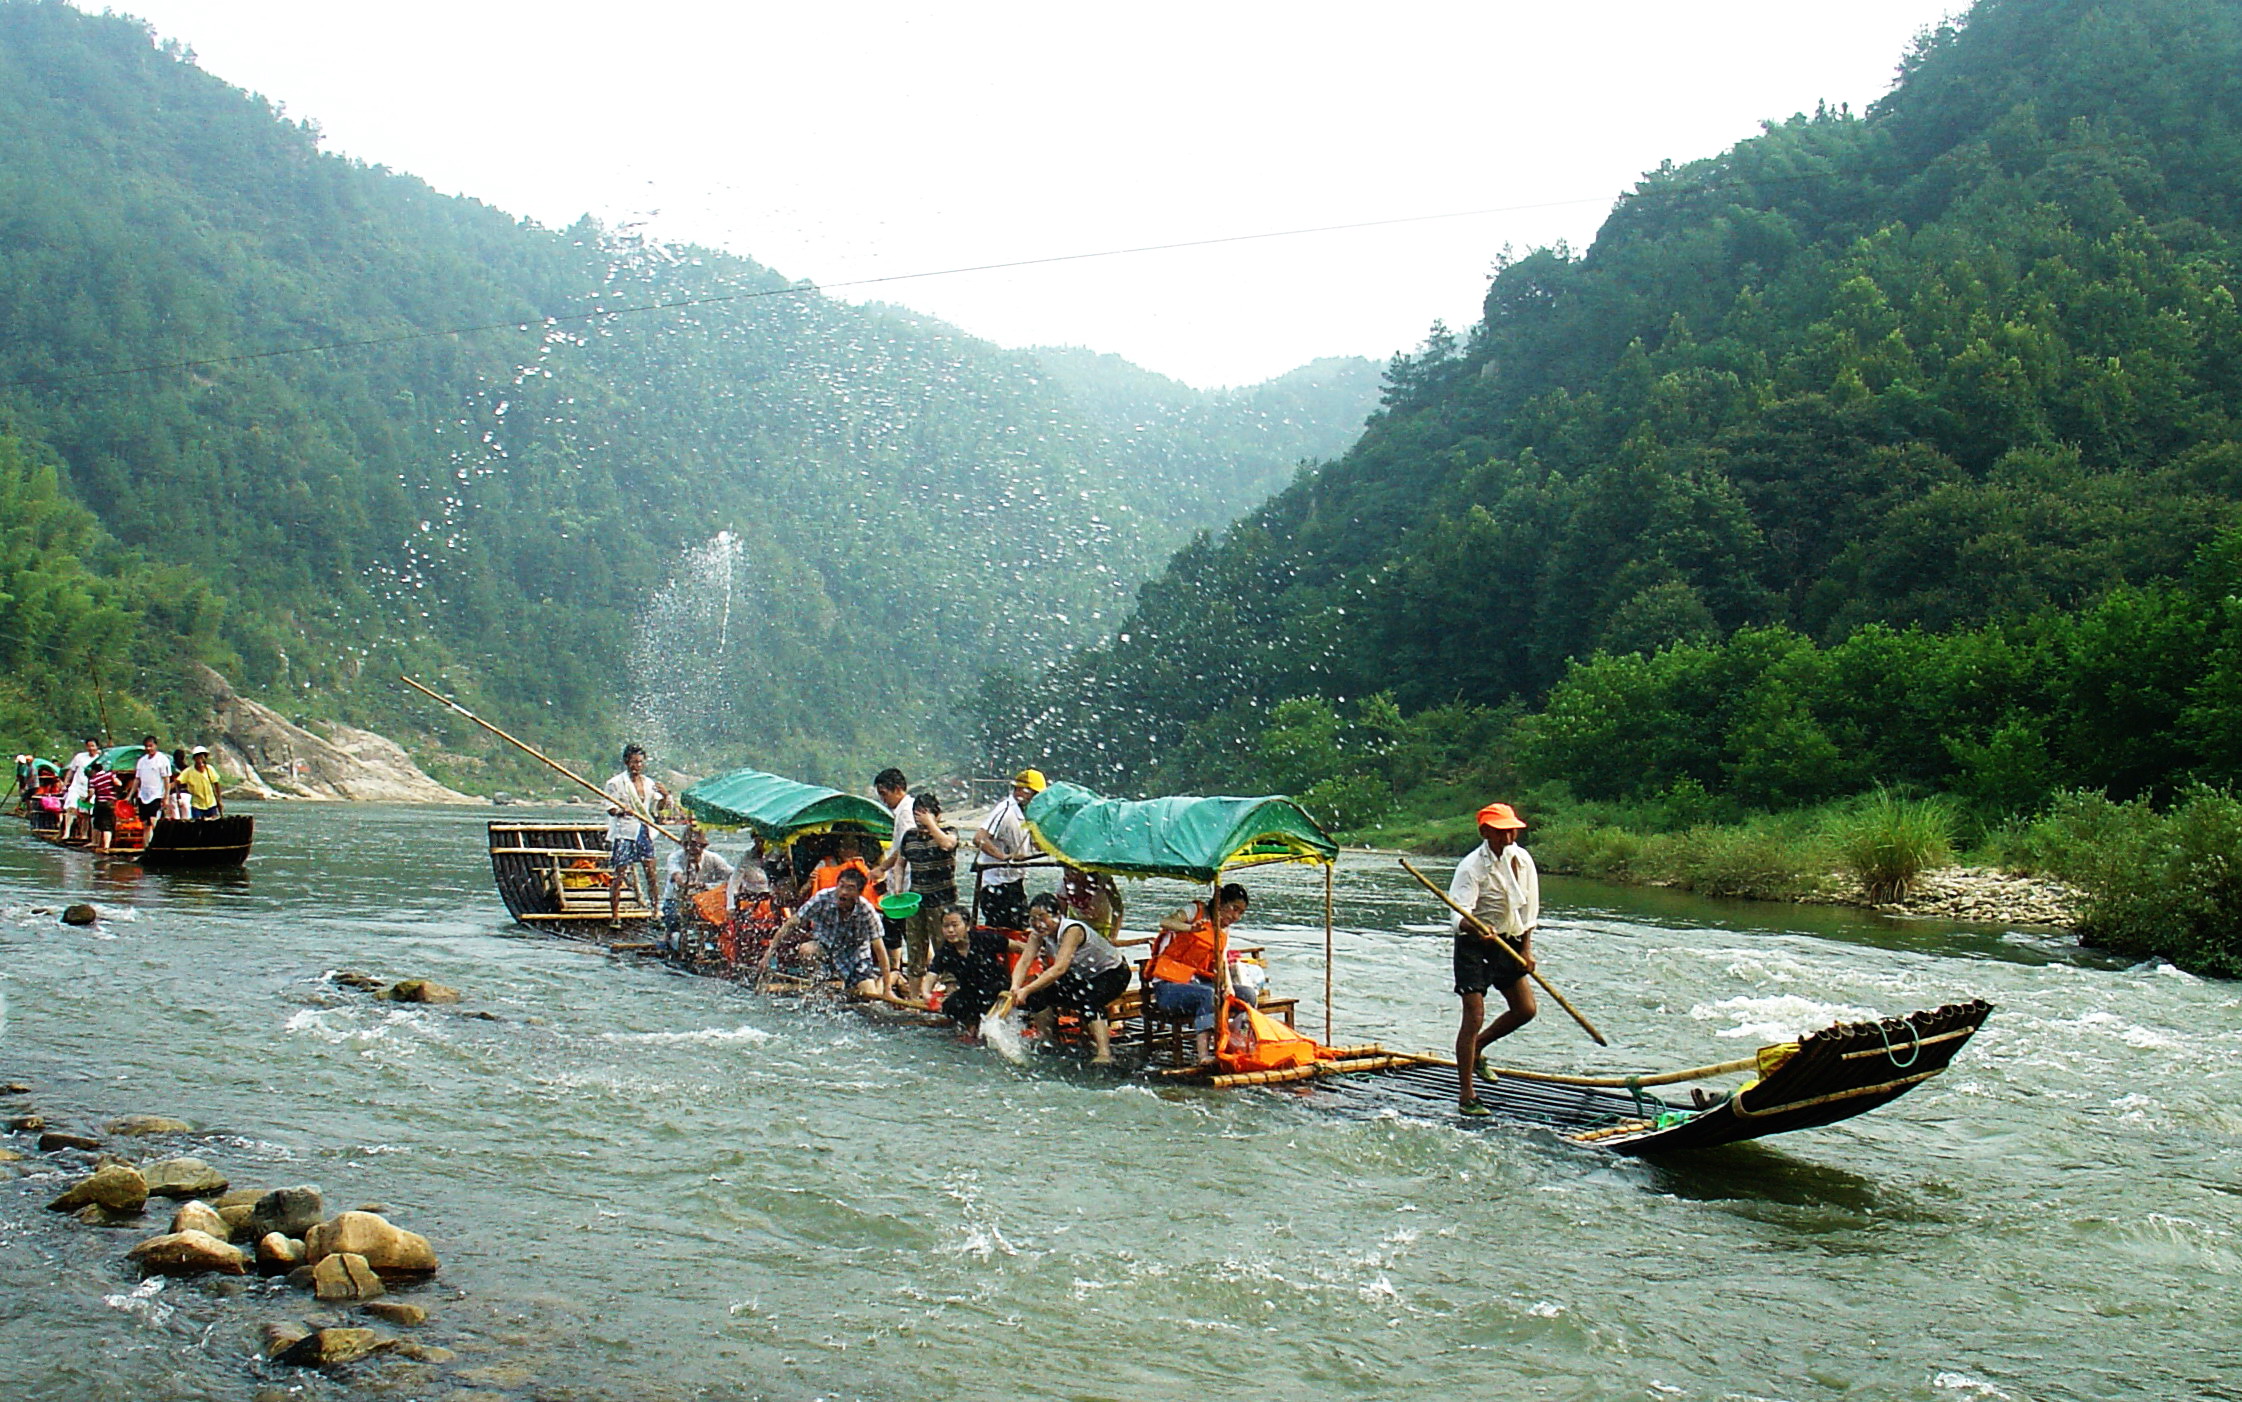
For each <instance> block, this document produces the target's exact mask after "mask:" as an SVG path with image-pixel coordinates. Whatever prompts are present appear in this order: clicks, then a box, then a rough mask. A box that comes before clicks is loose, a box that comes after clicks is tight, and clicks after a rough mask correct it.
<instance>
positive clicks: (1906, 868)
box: [1831, 788, 1954, 904]
mask: <svg viewBox="0 0 2242 1402" xmlns="http://www.w3.org/2000/svg"><path fill="white" fill-rule="evenodd" d="M1953 834H1954V817H1953V814H1952V812H1950V811H1949V810H1948V809H1947V807H1946V805H1944V804H1943V803H1940V802H1938V801H1937V800H1935V799H1925V798H1903V797H1901V796H1900V795H1898V794H1895V793H1893V792H1892V791H1891V790H1890V789H1885V788H1879V789H1877V790H1876V791H1875V792H1874V793H1872V794H1870V795H1869V796H1868V798H1867V799H1866V800H1865V801H1864V802H1862V804H1861V805H1860V807H1859V808H1858V809H1856V810H1855V811H1854V812H1852V813H1850V814H1847V815H1846V816H1844V817H1842V818H1840V819H1839V820H1838V821H1837V822H1836V823H1835V825H1834V830H1833V832H1832V834H1831V837H1832V840H1833V842H1834V844H1835V848H1836V853H1837V858H1838V861H1839V862H1840V863H1841V864H1842V865H1843V867H1844V869H1845V870H1846V871H1848V872H1850V873H1852V875H1853V876H1854V877H1855V878H1857V879H1858V880H1859V881H1860V883H1861V886H1862V887H1863V888H1864V889H1865V890H1866V891H1867V892H1868V898H1869V899H1870V900H1872V901H1875V902H1878V903H1879V904H1883V903H1888V902H1892V901H1899V900H1903V899H1905V898H1906V896H1907V893H1908V892H1909V891H1910V890H1912V889H1913V888H1914V885H1915V878H1916V877H1918V876H1921V875H1922V874H1923V873H1924V872H1926V871H1929V870H1931V869H1933V868H1935V867H1942V866H1945V865H1947V864H1948V863H1950V862H1952V861H1953V860H1954V846H1953Z"/></svg>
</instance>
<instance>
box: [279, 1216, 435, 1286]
mask: <svg viewBox="0 0 2242 1402" xmlns="http://www.w3.org/2000/svg"><path fill="white" fill-rule="evenodd" d="M344 1252H349V1253H350V1254H352V1255H356V1256H363V1257H365V1258H366V1264H368V1265H370V1266H372V1267H373V1268H374V1269H375V1270H376V1271H378V1272H379V1273H381V1274H382V1275H385V1276H400V1275H403V1276H415V1275H429V1274H432V1273H433V1272H434V1271H435V1269H436V1251H435V1248H433V1247H431V1246H430V1245H429V1244H428V1238H427V1237H424V1236H422V1235H420V1234H419V1233H418V1232H408V1231H406V1230H405V1229H404V1228H402V1227H398V1226H393V1225H391V1224H390V1222H389V1219H387V1218H386V1217H381V1216H377V1215H376V1214H374V1213H371V1212H343V1213H338V1214H336V1216H335V1217H334V1218H333V1219H332V1220H330V1221H326V1222H322V1223H320V1224H319V1225H318V1226H316V1227H313V1228H312V1229H311V1230H310V1231H309V1232H306V1233H305V1234H304V1253H305V1255H306V1256H307V1257H308V1258H309V1259H310V1261H311V1263H312V1264H313V1265H317V1264H319V1262H320V1261H322V1260H324V1259H325V1258H327V1257H329V1256H335V1255H340V1254H342V1253H344Z"/></svg>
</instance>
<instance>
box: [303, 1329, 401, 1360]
mask: <svg viewBox="0 0 2242 1402" xmlns="http://www.w3.org/2000/svg"><path fill="white" fill-rule="evenodd" d="M393 1342H394V1341H393V1340H390V1339H385V1338H383V1337H382V1336H381V1335H379V1334H377V1333H375V1332H374V1331H373V1330H371V1329H315V1330H313V1331H312V1332H311V1333H309V1334H306V1335H304V1336H303V1337H302V1338H300V1339H298V1340H296V1342H294V1343H292V1344H290V1345H289V1346H288V1347H287V1348H285V1349H283V1350H281V1352H280V1353H279V1354H278V1355H276V1356H277V1357H278V1358H279V1360H280V1361H281V1362H283V1363H293V1364H296V1365H297V1366H299V1367H304V1368H339V1367H341V1366H342V1365H343V1364H345V1363H356V1362H357V1361H358V1360H359V1359H361V1358H364V1357H366V1356H367V1355H368V1354H372V1353H379V1352H380V1351H381V1350H383V1349H385V1348H388V1347H389V1346H390V1345H391V1344H392V1343H393Z"/></svg>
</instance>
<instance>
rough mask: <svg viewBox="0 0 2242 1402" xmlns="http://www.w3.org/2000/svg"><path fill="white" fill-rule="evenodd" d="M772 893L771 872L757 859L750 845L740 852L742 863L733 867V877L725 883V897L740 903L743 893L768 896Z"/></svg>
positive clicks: (733, 902) (729, 901)
mask: <svg viewBox="0 0 2242 1402" xmlns="http://www.w3.org/2000/svg"><path fill="white" fill-rule="evenodd" d="M770 893H771V874H770V873H769V872H767V871H765V870H764V869H763V863H762V862H761V861H759V860H757V859H756V856H755V849H754V848H752V847H750V848H748V849H747V850H746V851H745V852H743V853H741V854H740V864H739V865H738V866H736V867H734V868H733V869H732V879H731V880H729V881H727V882H725V883H724V899H725V901H727V902H728V903H730V904H732V905H738V904H739V903H740V897H741V896H742V895H749V896H767V895H769V894H770Z"/></svg>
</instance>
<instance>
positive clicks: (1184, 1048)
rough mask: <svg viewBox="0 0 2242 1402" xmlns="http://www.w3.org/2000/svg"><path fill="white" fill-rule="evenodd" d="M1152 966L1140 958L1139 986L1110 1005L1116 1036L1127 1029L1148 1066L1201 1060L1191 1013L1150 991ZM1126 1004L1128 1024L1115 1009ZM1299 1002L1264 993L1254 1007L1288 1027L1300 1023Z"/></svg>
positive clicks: (1253, 951)
mask: <svg viewBox="0 0 2242 1402" xmlns="http://www.w3.org/2000/svg"><path fill="white" fill-rule="evenodd" d="M1238 952H1239V953H1240V954H1242V955H1247V956H1250V957H1254V958H1258V957H1260V955H1261V953H1262V951H1261V949H1260V948H1259V947H1258V946H1257V947H1253V948H1247V949H1240V950H1239V951H1238ZM1151 968H1152V961H1151V960H1149V959H1140V960H1138V961H1137V982H1136V986H1135V987H1134V988H1131V989H1130V990H1129V991H1128V992H1127V993H1125V994H1123V995H1122V996H1121V997H1119V998H1116V999H1114V1000H1113V1002H1112V1003H1110V1004H1108V1005H1107V1010H1106V1016H1107V1017H1108V1018H1109V1019H1112V1020H1113V1036H1114V1040H1115V1041H1116V1042H1119V1041H1122V1040H1123V1039H1124V1032H1125V1031H1126V1034H1127V1037H1126V1039H1127V1040H1129V1041H1133V1042H1135V1043H1136V1044H1137V1045H1138V1046H1139V1047H1141V1048H1142V1049H1143V1052H1144V1064H1145V1065H1147V1066H1164V1067H1176V1068H1181V1067H1187V1066H1192V1065H1195V1064H1197V1061H1198V1057H1197V1052H1198V1047H1197V1046H1196V1045H1195V1032H1194V1029H1193V1027H1192V1025H1191V1023H1192V1019H1191V1017H1190V1016H1189V1015H1188V1014H1184V1013H1172V1012H1169V1011H1168V1010H1167V1009H1165V1008H1163V1007H1161V1006H1160V1005H1159V1004H1157V1003H1155V1002H1153V1001H1152V995H1151V994H1150V992H1149V991H1148V989H1149V987H1150V984H1149V982H1148V980H1149V979H1150V977H1151ZM1123 1004H1127V1005H1128V1012H1127V1018H1128V1021H1127V1023H1126V1024H1124V1022H1123V1021H1122V1020H1121V1017H1120V1015H1119V1014H1117V1013H1116V1012H1115V1009H1118V1008H1120V1007H1121V1006H1122V1005H1123ZM1299 1006H1300V1000H1299V999H1297V998H1266V997H1265V998H1263V999H1262V1000H1261V1001H1260V1002H1259V1003H1258V1004H1256V1005H1255V1008H1256V1010H1257V1011H1259V1012H1260V1013H1261V1014H1262V1015H1263V1016H1265V1017H1273V1018H1275V1019H1277V1020H1278V1021H1279V1022H1282V1023H1283V1024H1284V1025H1285V1026H1287V1027H1293V1026H1296V1025H1297V1024H1296V1023H1295V1022H1294V1021H1293V1019H1294V1016H1295V1015H1296V1014H1297V1012H1298V1010H1299Z"/></svg>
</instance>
